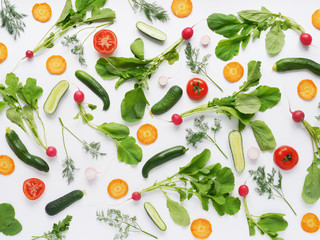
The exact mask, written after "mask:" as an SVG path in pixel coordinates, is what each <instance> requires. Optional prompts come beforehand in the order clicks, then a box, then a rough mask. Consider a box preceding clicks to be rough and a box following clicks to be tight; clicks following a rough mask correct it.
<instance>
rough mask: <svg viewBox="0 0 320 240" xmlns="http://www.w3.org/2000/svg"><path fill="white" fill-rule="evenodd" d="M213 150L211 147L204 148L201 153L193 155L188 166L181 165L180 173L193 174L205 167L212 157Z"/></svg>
mask: <svg viewBox="0 0 320 240" xmlns="http://www.w3.org/2000/svg"><path fill="white" fill-rule="evenodd" d="M210 155H211V152H210V150H209V149H204V150H203V151H202V152H201V153H200V154H198V155H197V156H195V157H193V158H192V160H191V162H190V163H188V164H187V165H186V166H184V167H181V168H180V170H179V174H185V175H192V174H193V173H195V172H197V171H198V170H199V169H201V168H203V167H204V166H205V165H206V163H207V162H208V161H209V159H210Z"/></svg>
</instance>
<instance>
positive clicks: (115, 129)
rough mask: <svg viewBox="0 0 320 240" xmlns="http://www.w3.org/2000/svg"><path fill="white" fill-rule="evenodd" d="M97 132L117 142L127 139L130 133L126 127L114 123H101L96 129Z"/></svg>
mask: <svg viewBox="0 0 320 240" xmlns="http://www.w3.org/2000/svg"><path fill="white" fill-rule="evenodd" d="M97 130H99V131H101V132H103V133H104V134H105V135H108V136H110V137H112V138H115V139H117V140H119V139H122V138H125V137H128V136H129V133H130V130H129V128H128V127H127V126H125V125H123V124H119V123H114V122H111V123H103V124H101V125H99V126H98V127H97Z"/></svg>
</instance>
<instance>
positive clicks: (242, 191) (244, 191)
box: [238, 184, 249, 197]
mask: <svg viewBox="0 0 320 240" xmlns="http://www.w3.org/2000/svg"><path fill="white" fill-rule="evenodd" d="M238 192H239V195H240V196H241V197H245V196H247V195H248V193H249V188H248V186H247V185H245V184H243V185H241V186H240V187H239V190H238Z"/></svg>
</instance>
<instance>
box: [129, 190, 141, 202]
mask: <svg viewBox="0 0 320 240" xmlns="http://www.w3.org/2000/svg"><path fill="white" fill-rule="evenodd" d="M131 198H132V200H135V201H139V200H140V199H141V194H140V193H139V192H133V193H132V195H131Z"/></svg>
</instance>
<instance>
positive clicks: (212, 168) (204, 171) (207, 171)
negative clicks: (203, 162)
mask: <svg viewBox="0 0 320 240" xmlns="http://www.w3.org/2000/svg"><path fill="white" fill-rule="evenodd" d="M220 169H221V164H220V163H216V164H212V165H209V166H206V167H204V168H201V169H199V170H198V171H195V172H193V173H192V174H191V175H190V177H193V178H194V179H199V178H200V177H206V178H213V177H215V176H216V173H217V171H218V170H220Z"/></svg>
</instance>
